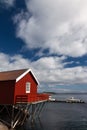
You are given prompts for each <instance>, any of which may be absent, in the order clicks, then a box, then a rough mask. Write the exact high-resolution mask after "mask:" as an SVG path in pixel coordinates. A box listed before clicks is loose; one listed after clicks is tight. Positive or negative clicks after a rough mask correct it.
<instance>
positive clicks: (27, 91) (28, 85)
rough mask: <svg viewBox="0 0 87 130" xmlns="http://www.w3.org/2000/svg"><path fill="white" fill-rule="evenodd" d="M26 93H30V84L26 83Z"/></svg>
mask: <svg viewBox="0 0 87 130" xmlns="http://www.w3.org/2000/svg"><path fill="white" fill-rule="evenodd" d="M26 93H30V83H29V82H27V83H26Z"/></svg>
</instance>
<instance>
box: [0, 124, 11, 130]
mask: <svg viewBox="0 0 87 130" xmlns="http://www.w3.org/2000/svg"><path fill="white" fill-rule="evenodd" d="M0 130H9V129H8V127H7V126H6V125H4V124H3V123H1V122H0Z"/></svg>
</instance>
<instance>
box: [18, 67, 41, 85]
mask: <svg viewBox="0 0 87 130" xmlns="http://www.w3.org/2000/svg"><path fill="white" fill-rule="evenodd" d="M29 72H31V73H32V75H33V76H34V78H35V80H36V82H37V84H39V81H38V80H37V78H36V76H35V75H34V73H33V72H32V70H31V69H28V70H26V71H25V72H24V73H23V74H21V75H20V76H19V77H17V78H16V82H18V81H19V80H20V79H22V78H23V77H24V76H25V75H26V74H27V73H29Z"/></svg>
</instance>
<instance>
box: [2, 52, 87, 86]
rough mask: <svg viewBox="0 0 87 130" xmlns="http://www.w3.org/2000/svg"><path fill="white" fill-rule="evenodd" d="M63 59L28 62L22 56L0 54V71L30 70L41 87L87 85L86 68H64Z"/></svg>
mask: <svg viewBox="0 0 87 130" xmlns="http://www.w3.org/2000/svg"><path fill="white" fill-rule="evenodd" d="M65 59H66V57H64V56H61V57H56V56H55V57H42V58H40V59H38V60H36V61H30V60H29V59H25V58H23V56H22V55H14V56H9V55H7V54H4V53H0V61H3V62H1V63H0V71H5V70H12V69H23V68H31V69H32V70H33V72H34V73H35V75H36V77H37V79H38V80H39V81H40V83H41V84H43V86H44V85H46V86H52V87H53V86H57V85H61V84H62V85H70V84H87V67H81V66H78V67H72V68H65V67H64V66H65V64H66V62H65ZM3 63H4V64H3Z"/></svg>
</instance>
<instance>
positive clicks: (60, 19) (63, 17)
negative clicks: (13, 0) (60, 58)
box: [14, 0, 87, 57]
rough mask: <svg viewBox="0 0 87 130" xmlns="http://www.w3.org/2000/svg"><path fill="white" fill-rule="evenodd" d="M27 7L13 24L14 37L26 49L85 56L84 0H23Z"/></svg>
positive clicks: (86, 11)
mask: <svg viewBox="0 0 87 130" xmlns="http://www.w3.org/2000/svg"><path fill="white" fill-rule="evenodd" d="M26 8H27V12H22V13H20V14H18V15H16V16H15V18H14V21H16V22H17V21H18V22H17V32H16V34H17V37H19V38H21V39H22V40H24V42H25V44H26V45H27V47H28V48H29V49H34V48H41V49H43V50H44V49H49V53H50V54H62V55H67V56H72V57H78V56H83V55H85V54H87V35H86V34H87V0H84V1H82V0H73V1H70V0H44V1H41V0H26ZM26 14H27V15H26Z"/></svg>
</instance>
